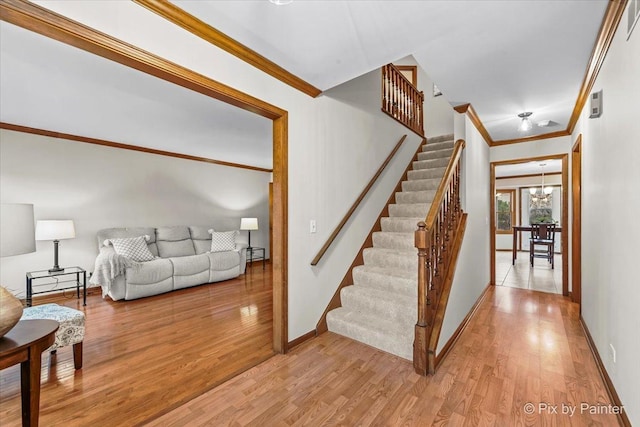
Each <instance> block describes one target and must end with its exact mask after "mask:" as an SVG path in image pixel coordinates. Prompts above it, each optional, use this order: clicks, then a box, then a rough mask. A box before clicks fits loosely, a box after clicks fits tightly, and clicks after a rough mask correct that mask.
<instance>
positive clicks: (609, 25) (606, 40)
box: [567, 0, 628, 134]
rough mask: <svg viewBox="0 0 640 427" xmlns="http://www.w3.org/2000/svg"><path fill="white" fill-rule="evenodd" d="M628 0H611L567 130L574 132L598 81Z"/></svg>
mask: <svg viewBox="0 0 640 427" xmlns="http://www.w3.org/2000/svg"><path fill="white" fill-rule="evenodd" d="M627 2H628V0H609V5H608V6H607V11H606V12H605V15H604V19H603V20H602V25H601V26H600V32H599V33H598V38H597V39H596V44H595V45H594V46H593V51H592V52H591V57H590V58H589V65H588V66H587V71H586V72H585V76H584V79H582V86H581V87H580V91H579V92H578V98H577V99H576V105H575V107H573V112H572V113H571V118H570V119H569V124H568V126H567V132H568V133H569V134H571V133H573V130H574V128H575V126H576V123H577V122H578V119H579V118H580V113H581V112H582V109H583V108H584V106H585V104H586V103H587V99H589V93H590V92H591V89H593V85H594V83H595V82H596V78H597V77H598V74H599V73H600V69H601V68H602V64H603V63H604V58H605V57H606V56H607V52H608V51H609V47H610V46H611V42H612V41H613V37H614V36H615V34H616V30H617V29H618V24H620V20H621V19H622V15H623V14H624V10H625V8H626V6H627Z"/></svg>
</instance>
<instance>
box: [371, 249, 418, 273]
mask: <svg viewBox="0 0 640 427" xmlns="http://www.w3.org/2000/svg"><path fill="white" fill-rule="evenodd" d="M417 254H418V250H417V249H416V248H413V250H407V249H386V248H366V249H365V250H364V251H362V257H363V258H364V265H373V266H376V267H388V268H393V269H410V268H416V269H417V267H416V265H417V263H418V262H417V261H416V260H417V259H418V258H417V256H418V255H417Z"/></svg>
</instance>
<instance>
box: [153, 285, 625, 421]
mask: <svg viewBox="0 0 640 427" xmlns="http://www.w3.org/2000/svg"><path fill="white" fill-rule="evenodd" d="M527 403H531V404H533V407H532V408H533V410H532V411H531V412H532V413H527V411H528V410H529V409H530V408H531V407H530V406H527ZM545 403H546V404H547V405H548V406H546V407H545V406H540V405H544V404H545ZM581 403H587V404H591V405H609V404H610V403H611V402H610V401H609V398H608V397H607V393H606V391H605V388H604V384H603V382H602V380H601V378H600V377H599V375H598V372H597V368H596V364H595V362H594V360H593V357H592V355H591V353H590V351H589V348H588V344H587V341H586V339H585V337H584V335H583V332H582V329H581V327H580V324H579V320H578V312H577V305H576V304H574V303H571V302H569V300H568V299H567V298H564V297H562V296H560V295H553V294H545V293H541V292H534V291H528V290H523V289H515V288H508V287H491V288H490V289H489V290H488V294H487V297H486V298H485V300H484V301H483V302H482V304H481V305H480V306H479V309H478V311H477V312H476V314H475V315H474V317H473V318H472V320H471V322H470V324H469V326H468V328H467V329H466V330H465V331H464V333H463V334H462V335H461V337H460V339H459V340H458V342H457V343H456V344H455V345H454V346H453V348H452V351H451V353H450V354H449V355H448V357H447V358H446V359H445V360H444V361H443V363H442V365H441V366H440V368H439V370H438V372H437V373H436V375H434V376H432V377H426V378H425V377H420V376H418V375H417V374H415V373H414V372H413V367H412V364H411V363H410V362H408V361H406V360H404V359H400V358H398V357H396V356H392V355H390V354H387V353H383V352H381V351H378V350H375V349H373V348H371V347H368V346H366V345H363V344H360V343H358V342H356V341H352V340H350V339H347V338H344V337H341V336H339V335H336V334H333V333H330V332H327V333H325V334H322V335H321V336H319V337H317V338H314V339H312V340H310V341H308V342H306V343H304V344H302V345H300V346H298V347H296V348H295V349H293V350H292V351H291V352H290V353H289V354H287V355H276V356H274V357H273V358H271V359H269V360H267V361H266V362H263V363H261V364H260V365H258V366H256V367H254V368H252V369H250V370H248V371H246V372H244V373H243V374H241V375H239V376H237V377H235V378H233V379H232V380H230V381H228V382H226V383H224V384H223V385H221V386H219V387H216V388H215V389H212V390H211V391H209V392H207V393H205V394H203V395H202V396H200V397H198V398H196V399H194V400H192V401H190V402H189V403H187V404H185V405H182V406H180V407H179V408H177V409H175V410H173V411H171V412H168V413H167V414H165V415H163V416H162V417H160V418H158V419H156V420H154V421H153V422H151V423H150V425H151V426H162V427H165V426H186V425H188V426H245V425H251V426H292V425H295V426H317V425H326V426H334V425H341V426H356V425H357V426H366V425H387V426H399V425H408V426H429V425H435V426H444V425H452V426H458V425H460V426H479V425H483V426H499V427H505V426H565V425H566V426H605V427H608V426H617V425H620V424H619V423H618V419H617V418H616V415H609V414H603V413H602V412H603V410H602V409H600V410H598V412H599V413H598V414H591V413H590V409H587V410H582V411H581V408H580V404H581ZM563 404H564V405H565V406H564V407H563V406H562V405H563ZM554 405H555V408H556V409H557V411H558V414H553V413H552V412H553V409H551V408H554ZM575 405H577V406H575ZM605 407H606V406H605ZM564 408H575V413H574V414H573V415H568V414H562V411H563V409H564ZM599 408H602V407H599ZM566 410H568V409H566Z"/></svg>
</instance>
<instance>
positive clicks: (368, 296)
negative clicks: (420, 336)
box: [340, 286, 418, 325]
mask: <svg viewBox="0 0 640 427" xmlns="http://www.w3.org/2000/svg"><path fill="white" fill-rule="evenodd" d="M340 300H341V302H342V306H343V307H345V308H348V309H349V310H352V311H357V312H360V313H368V314H372V315H374V316H376V317H383V318H386V319H389V320H393V321H394V322H397V323H402V324H404V325H412V324H415V323H416V318H417V316H418V309H417V303H416V301H415V299H414V298H412V297H410V296H408V295H403V294H394V293H392V292H389V291H388V290H381V289H371V288H369V289H367V288H365V287H362V286H345V287H344V288H342V290H341V291H340Z"/></svg>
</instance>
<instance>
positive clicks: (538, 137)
mask: <svg viewBox="0 0 640 427" xmlns="http://www.w3.org/2000/svg"><path fill="white" fill-rule="evenodd" d="M569 135H571V134H570V133H569V131H567V130H558V131H555V132H550V133H544V134H542V135H534V136H525V137H523V138H514V139H501V140H499V141H491V146H492V147H498V146H500V145H508V144H519V143H521V142H531V141H540V140H541V139H549V138H559V137H561V136H569Z"/></svg>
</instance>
